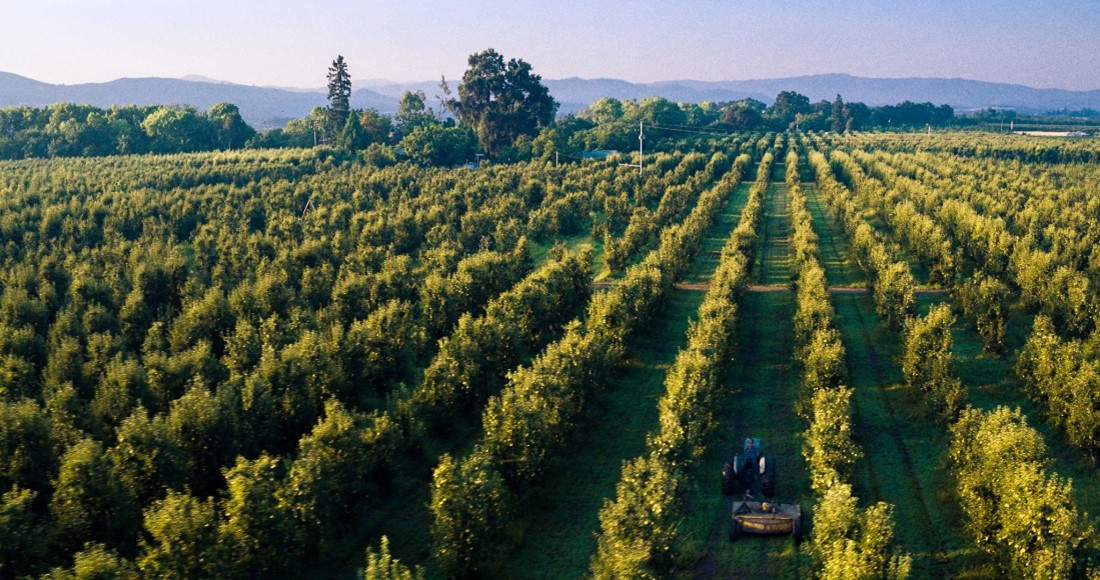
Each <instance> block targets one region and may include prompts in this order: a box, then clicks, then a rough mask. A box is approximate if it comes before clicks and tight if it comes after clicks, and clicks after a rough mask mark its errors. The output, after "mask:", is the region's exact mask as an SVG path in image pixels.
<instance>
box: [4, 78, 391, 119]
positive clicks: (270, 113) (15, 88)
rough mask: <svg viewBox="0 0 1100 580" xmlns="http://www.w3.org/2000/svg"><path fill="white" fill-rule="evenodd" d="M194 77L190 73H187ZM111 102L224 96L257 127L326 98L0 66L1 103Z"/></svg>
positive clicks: (356, 102) (381, 101) (369, 100)
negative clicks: (55, 78) (57, 75)
mask: <svg viewBox="0 0 1100 580" xmlns="http://www.w3.org/2000/svg"><path fill="white" fill-rule="evenodd" d="M190 78H195V77H190ZM64 102H71V103H79V104H87V105H95V106H97V107H104V108H106V107H110V106H112V105H169V104H180V105H192V106H194V107H196V108H199V109H203V110H206V109H209V108H210V107H211V106H213V105H215V104H217V103H221V102H228V103H233V104H234V105H237V106H238V107H239V108H240V110H241V116H242V117H244V120H245V121H246V122H247V123H248V124H250V125H252V126H253V127H256V128H263V127H265V125H266V126H281V125H283V124H285V123H286V121H287V120H289V119H296V118H301V117H305V116H307V115H309V112H310V111H311V110H312V109H313V108H314V107H318V106H324V105H326V104H327V100H326V98H325V93H323V92H321V91H306V92H302V91H295V90H288V89H275V88H265V87H253V86H247V85H237V84H232V83H227V82H224V81H210V80H201V81H200V80H183V79H165V78H139V79H118V80H114V81H111V82H108V83H88V84H80V85H52V84H48V83H42V82H38V81H35V80H31V79H28V78H25V77H21V76H19V75H14V74H11V73H4V72H0V107H13V106H18V105H30V106H35V107H42V106H46V105H52V104H54V103H64ZM351 104H352V106H353V107H360V108H366V107H372V108H376V109H379V110H384V111H396V110H397V99H395V98H390V97H386V96H384V95H380V94H378V93H376V92H373V91H370V90H365V89H360V90H357V91H355V92H354V93H353V95H352V101H351Z"/></svg>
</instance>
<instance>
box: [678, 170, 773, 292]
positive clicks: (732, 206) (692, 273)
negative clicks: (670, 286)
mask: <svg viewBox="0 0 1100 580" xmlns="http://www.w3.org/2000/svg"><path fill="white" fill-rule="evenodd" d="M754 170H755V169H751V168H750V169H749V170H746V171H745V175H751V174H752V172H753V171H754ZM751 187H752V182H751V181H742V182H741V183H739V184H738V185H737V189H735V190H734V191H733V195H731V196H730V199H729V200H728V201H727V202H726V208H725V209H724V210H723V211H722V214H721V215H720V216H718V224H717V225H716V226H715V227H714V228H713V229H711V231H710V233H708V234H707V237H706V238H705V239H704V240H703V245H702V247H700V249H699V255H698V256H696V258H695V260H694V261H693V262H692V263H691V267H689V268H688V271H687V273H685V274H684V276H683V280H681V282H682V283H684V284H706V283H708V282H710V277H711V275H713V274H714V270H715V269H716V268H717V267H718V262H719V261H720V259H721V256H722V248H723V247H724V246H725V245H726V241H727V240H728V239H729V234H730V232H732V231H733V228H735V227H737V222H738V220H739V219H740V217H741V210H742V209H744V207H745V203H746V202H748V200H749V188H751Z"/></svg>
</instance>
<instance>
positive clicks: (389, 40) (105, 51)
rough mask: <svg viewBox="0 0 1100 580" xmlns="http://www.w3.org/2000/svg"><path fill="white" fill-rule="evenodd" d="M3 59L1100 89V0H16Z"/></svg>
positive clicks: (84, 78)
mask: <svg viewBox="0 0 1100 580" xmlns="http://www.w3.org/2000/svg"><path fill="white" fill-rule="evenodd" d="M3 4H4V6H3V9H2V10H0V15H2V16H0V71H5V72H13V73H16V74H20V75H23V76H28V77H31V78H34V79H37V80H41V81H46V82H52V83H66V84H73V83H83V82H104V81H109V80H113V79H116V78H119V77H144V76H160V77H181V76H184V75H188V74H198V75H204V76H207V77H212V78H217V79H223V80H229V81H233V82H239V83H244V84H254V85H272V86H293V87H321V86H324V84H325V71H326V69H327V68H328V65H329V64H330V63H331V62H332V60H333V59H334V58H335V57H336V55H337V54H343V55H344V57H345V59H346V60H347V61H348V64H349V70H350V72H351V75H352V80H353V82H354V81H355V80H356V79H360V80H364V79H370V78H385V79H390V80H395V81H420V80H438V79H439V77H440V75H441V74H442V75H446V76H447V77H448V78H456V77H460V76H461V74H462V72H463V71H464V70H465V68H466V58H467V57H468V56H469V55H470V54H471V53H474V52H478V51H481V50H483V49H486V48H490V47H492V48H495V49H497V51H498V52H501V53H502V54H503V55H504V56H505V57H506V58H522V59H524V60H526V61H527V62H529V63H531V65H532V67H533V68H534V70H535V72H536V73H538V74H541V75H542V76H543V77H544V78H553V79H557V78H565V77H570V76H579V77H584V78H597V77H614V78H621V79H625V80H629V81H635V82H652V81H659V80H675V79H695V80H741V79H757V78H774V77H784V76H794V75H804V74H817V73H830V72H841V73H849V74H853V75H858V76H870V77H907V76H918V77H933V76H934V77H961V78H970V79H977V80H986V81H995V82H1009V83H1017V84H1023V85H1028V86H1032V87H1058V88H1067V89H1075V90H1086V89H1100V2H1098V1H1097V0H1077V1H1068V0H1044V1H995V2H970V1H967V0H923V1H920V2H901V1H885V0H884V1H878V2H871V1H862V2H861V1H855V0H834V1H820V2H809V1H799V0H774V1H771V2H769V1H767V0H757V1H739V0H646V1H634V2H627V1H624V0H587V1H580V0H557V1H545V0H544V1H534V0H482V1H477V2H462V1H453V0H452V1H445V0H441V1H438V2H424V1H418V0H394V1H392V2H381V1H374V0H359V1H354V0H316V1H291V0H3Z"/></svg>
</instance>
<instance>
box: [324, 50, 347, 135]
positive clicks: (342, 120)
mask: <svg viewBox="0 0 1100 580" xmlns="http://www.w3.org/2000/svg"><path fill="white" fill-rule="evenodd" d="M328 102H329V105H328V133H329V135H336V134H338V133H339V132H340V131H341V130H343V128H344V125H345V124H346V123H347V121H348V114H349V113H350V112H351V75H350V74H348V63H347V62H345V61H344V55H337V57H336V60H334V61H332V66H330V67H329V69H328Z"/></svg>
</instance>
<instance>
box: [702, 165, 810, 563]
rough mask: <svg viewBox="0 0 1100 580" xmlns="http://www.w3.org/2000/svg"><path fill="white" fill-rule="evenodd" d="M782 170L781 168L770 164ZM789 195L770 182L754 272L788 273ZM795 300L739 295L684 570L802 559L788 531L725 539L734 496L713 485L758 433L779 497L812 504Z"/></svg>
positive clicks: (758, 279) (759, 276)
mask: <svg viewBox="0 0 1100 580" xmlns="http://www.w3.org/2000/svg"><path fill="white" fill-rule="evenodd" d="M776 171H782V170H776ZM789 203H790V200H789V197H788V196H787V186H786V184H783V183H773V184H771V185H769V187H768V190H767V193H766V194H765V198H764V211H763V216H762V219H761V224H760V231H761V238H760V239H761V242H760V243H761V246H759V247H758V248H757V250H756V254H755V256H756V259H755V260H754V264H753V280H754V283H755V284H757V285H762V284H766V283H767V282H766V281H768V280H778V279H780V276H781V277H782V278H781V279H782V281H781V282H779V283H780V284H786V283H787V282H788V281H789V279H790V274H789V270H788V266H787V263H788V260H789V258H788V256H787V245H786V239H787V238H788V237H789V235H790V215H789V209H788V208H789ZM794 310H795V302H794V294H793V293H791V292H746V293H745V295H744V296H743V297H742V299H741V307H740V320H739V321H738V331H737V354H736V357H735V359H734V364H733V365H731V368H729V369H728V370H727V371H726V373H725V374H724V379H723V383H724V384H725V385H726V386H727V394H726V397H725V399H724V401H723V404H722V407H721V409H720V413H719V417H718V418H719V426H718V428H717V429H716V430H715V436H714V442H713V443H712V444H711V445H710V446H709V447H708V451H707V454H706V456H705V459H704V460H703V462H702V463H701V464H700V467H699V468H698V469H696V470H695V472H694V473H693V481H694V482H695V484H696V487H695V490H694V491H693V492H692V493H690V494H689V495H688V497H687V499H686V502H687V514H688V518H687V520H686V521H685V522H684V538H685V544H686V547H685V549H684V552H685V553H690V552H689V550H691V551H694V552H696V553H699V554H700V559H699V564H698V565H697V567H696V569H695V570H693V571H691V572H685V573H684V577H700V578H796V577H800V576H801V575H802V566H803V563H802V562H801V560H800V558H799V555H800V552H799V551H798V547H797V546H796V545H795V543H794V540H793V539H792V538H791V537H789V536H783V537H770V536H745V537H742V538H741V539H739V540H738V541H737V542H735V543H732V544H731V543H729V541H728V540H727V533H728V530H729V527H728V526H729V515H730V510H731V508H732V504H733V499H732V498H727V497H723V496H722V494H721V491H720V482H721V476H720V473H721V469H722V462H723V461H725V460H726V459H727V458H728V457H729V456H731V455H733V454H734V453H736V452H738V451H740V449H741V442H742V441H743V440H744V438H745V437H759V438H760V439H761V441H762V445H763V449H764V453H765V454H766V455H768V456H769V457H771V458H773V459H774V460H775V462H776V474H777V483H776V493H775V497H774V498H773V499H775V500H776V501H779V502H784V503H786V502H799V503H801V504H802V506H803V510H804V512H803V513H804V514H807V513H808V508H809V506H811V505H812V503H813V502H812V495H811V490H810V479H809V474H808V472H807V470H806V466H805V462H804V460H803V458H802V440H801V436H800V433H801V431H802V421H801V419H799V418H798V416H797V414H796V413H795V401H796V400H797V398H798V376H797V373H796V372H795V369H794V366H793V360H792V357H793V344H794V326H793V323H792V318H793V316H794Z"/></svg>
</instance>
